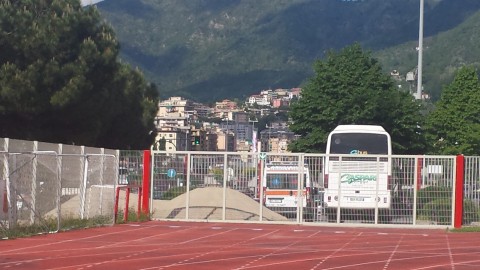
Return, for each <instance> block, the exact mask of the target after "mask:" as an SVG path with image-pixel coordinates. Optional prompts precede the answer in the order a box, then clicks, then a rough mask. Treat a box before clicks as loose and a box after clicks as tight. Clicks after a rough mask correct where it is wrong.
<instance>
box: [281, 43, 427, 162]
mask: <svg viewBox="0 0 480 270" xmlns="http://www.w3.org/2000/svg"><path fill="white" fill-rule="evenodd" d="M314 69H315V73H316V75H315V76H314V77H312V78H311V79H310V80H309V82H308V83H307V84H306V86H305V87H304V88H303V89H302V97H301V98H300V99H299V100H298V101H297V102H295V103H293V104H292V110H291V112H290V117H291V119H292V121H293V123H292V124H291V126H290V128H291V130H292V131H293V132H295V133H296V134H298V135H300V138H299V139H298V140H296V141H295V142H294V143H293V144H292V145H291V147H290V149H291V150H292V151H295V152H324V151H325V145H326V141H327V137H328V134H329V133H330V131H332V130H333V129H334V128H335V127H336V126H337V125H340V124H372V125H381V126H383V127H384V128H385V130H387V131H388V132H389V133H390V135H391V137H392V144H393V151H394V153H395V154H405V153H420V152H421V151H422V150H423V148H424V141H423V140H422V134H421V132H420V131H421V130H420V128H421V124H422V116H421V114H420V110H419V106H420V105H419V103H417V102H416V101H415V100H414V99H413V97H412V95H410V94H409V93H406V92H403V91H399V90H398V89H397V88H396V87H395V85H394V83H393V81H392V79H391V78H390V77H389V76H388V75H386V74H384V73H383V72H382V70H381V67H380V65H379V64H378V62H377V61H376V60H375V59H373V58H372V57H371V56H370V53H367V52H364V51H363V50H362V48H361V46H360V45H359V44H353V45H351V46H348V47H345V48H344V49H342V50H341V51H340V52H338V53H335V52H329V53H328V55H327V57H326V59H325V60H324V61H322V60H319V61H317V62H315V64H314Z"/></svg>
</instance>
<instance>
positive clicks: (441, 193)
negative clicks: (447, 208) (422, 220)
mask: <svg viewBox="0 0 480 270" xmlns="http://www.w3.org/2000/svg"><path fill="white" fill-rule="evenodd" d="M451 198H452V188H451V187H446V186H429V187H426V188H424V189H420V190H419V191H418V193H417V205H418V208H419V209H421V208H423V207H424V205H425V204H427V203H429V202H432V201H434V200H438V199H449V200H451Z"/></svg>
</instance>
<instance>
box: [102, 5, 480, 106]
mask: <svg viewBox="0 0 480 270" xmlns="http://www.w3.org/2000/svg"><path fill="white" fill-rule="evenodd" d="M98 8H99V9H100V12H101V14H102V16H103V17H104V18H105V19H106V20H107V21H108V22H109V23H110V24H111V25H112V26H113V28H114V30H115V32H116V34H117V37H118V38H119V40H120V44H121V55H122V58H123V59H124V60H125V61H126V62H128V63H130V64H131V65H133V66H138V67H139V68H140V69H141V70H142V71H143V72H144V73H145V75H146V76H147V78H149V79H150V80H151V81H152V82H155V83H156V84H157V85H158V88H159V90H160V94H161V96H163V97H166V96H170V95H182V96H185V97H188V98H192V99H194V100H198V101H203V102H209V101H215V100H218V99H221V98H235V97H239V98H243V97H245V96H247V95H250V94H252V93H256V92H258V90H259V89H265V88H270V87H271V88H275V87H285V88H287V87H297V86H299V85H301V84H302V82H304V81H305V80H306V79H307V78H308V77H309V76H311V74H312V63H313V62H314V61H315V60H316V59H318V58H322V57H323V56H324V54H325V52H326V51H328V50H331V49H335V50H337V49H340V48H343V47H344V46H346V45H349V44H352V43H354V42H359V43H360V44H361V45H362V46H363V47H365V48H368V49H370V50H372V51H373V52H374V55H375V56H378V58H379V59H380V62H381V63H382V64H383V65H384V68H385V70H386V71H387V70H390V69H398V70H400V71H401V72H406V71H408V70H411V69H414V68H415V66H416V59H417V58H416V52H415V46H416V43H417V41H416V40H418V18H419V0H356V1H355V0H195V1H192V0H141V1H140V0H106V1H103V2H101V3H100V4H98ZM479 10H480V1H478V0H425V28H424V29H425V30H424V32H425V38H426V43H425V46H426V49H425V58H424V65H425V66H424V76H425V79H424V82H425V84H426V85H425V89H426V90H427V91H430V92H432V93H435V92H438V91H439V86H440V85H441V83H440V81H441V80H446V79H448V78H449V76H451V74H452V71H453V70H454V69H455V68H456V67H458V66H459V65H461V64H465V63H477V62H478V58H475V57H476V56H475V55H473V57H470V56H471V55H469V54H470V53H472V52H475V51H476V50H478V49H477V48H478V42H475V40H478V38H479V36H480V34H479V33H478V32H476V29H479V28H478V26H477V24H479V23H480V15H478V14H476V13H477V12H478V11H479ZM472 15H475V16H472ZM459 41H461V42H462V43H461V44H460V42H459ZM470 46H473V47H470ZM477 55H478V54H477ZM443 72H446V73H448V74H447V75H443ZM440 73H442V74H440ZM430 76H431V77H430ZM434 76H438V77H435V79H434ZM437 78H439V79H441V80H439V79H437ZM434 96H435V94H434Z"/></svg>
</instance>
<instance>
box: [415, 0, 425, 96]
mask: <svg viewBox="0 0 480 270" xmlns="http://www.w3.org/2000/svg"><path fill="white" fill-rule="evenodd" d="M423 11H424V0H420V22H419V27H418V67H417V71H418V72H417V96H416V98H417V99H422V72H423V67H422V65H423V63H422V62H423Z"/></svg>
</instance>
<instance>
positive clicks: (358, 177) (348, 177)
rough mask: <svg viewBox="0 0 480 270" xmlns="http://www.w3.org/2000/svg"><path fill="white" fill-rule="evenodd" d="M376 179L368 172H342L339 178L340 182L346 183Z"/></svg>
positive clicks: (373, 180)
mask: <svg viewBox="0 0 480 270" xmlns="http://www.w3.org/2000/svg"><path fill="white" fill-rule="evenodd" d="M376 180H377V176H376V175H368V174H343V175H342V178H341V182H342V183H346V184H352V183H367V182H375V181H376Z"/></svg>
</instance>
